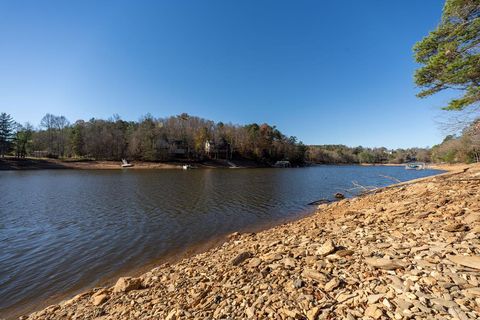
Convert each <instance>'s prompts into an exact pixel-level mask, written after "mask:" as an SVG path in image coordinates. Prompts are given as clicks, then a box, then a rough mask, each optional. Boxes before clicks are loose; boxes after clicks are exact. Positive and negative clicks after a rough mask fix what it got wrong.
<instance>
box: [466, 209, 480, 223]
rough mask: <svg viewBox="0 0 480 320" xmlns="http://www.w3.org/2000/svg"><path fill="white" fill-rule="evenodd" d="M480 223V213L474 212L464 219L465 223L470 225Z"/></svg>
mask: <svg viewBox="0 0 480 320" xmlns="http://www.w3.org/2000/svg"><path fill="white" fill-rule="evenodd" d="M477 221H480V213H478V212H472V213H470V214H468V215H467V216H466V217H464V218H463V222H464V223H466V224H468V225H470V224H472V223H474V222H477Z"/></svg>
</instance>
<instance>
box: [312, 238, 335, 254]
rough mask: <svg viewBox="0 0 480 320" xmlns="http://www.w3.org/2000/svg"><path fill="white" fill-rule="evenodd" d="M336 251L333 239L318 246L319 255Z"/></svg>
mask: <svg viewBox="0 0 480 320" xmlns="http://www.w3.org/2000/svg"><path fill="white" fill-rule="evenodd" d="M334 251H335V244H334V243H333V241H332V240H327V241H325V243H324V244H323V245H322V246H321V247H320V248H318V250H317V252H316V254H317V255H319V256H326V255H329V254H330V253H332V252H334Z"/></svg>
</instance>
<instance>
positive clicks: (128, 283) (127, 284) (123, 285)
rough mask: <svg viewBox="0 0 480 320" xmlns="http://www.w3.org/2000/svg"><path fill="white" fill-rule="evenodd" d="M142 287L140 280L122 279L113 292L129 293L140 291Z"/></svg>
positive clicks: (118, 281)
mask: <svg viewBox="0 0 480 320" xmlns="http://www.w3.org/2000/svg"><path fill="white" fill-rule="evenodd" d="M141 287H142V281H141V279H139V278H131V277H121V278H119V279H118V280H117V283H116V284H115V286H114V287H113V292H128V291H131V290H138V289H140V288H141Z"/></svg>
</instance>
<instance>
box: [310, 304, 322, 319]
mask: <svg viewBox="0 0 480 320" xmlns="http://www.w3.org/2000/svg"><path fill="white" fill-rule="evenodd" d="M320 311H321V309H320V308H319V307H314V308H312V309H310V310H308V311H307V319H308V320H317V317H318V315H319V314H320Z"/></svg>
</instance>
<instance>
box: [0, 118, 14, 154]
mask: <svg viewBox="0 0 480 320" xmlns="http://www.w3.org/2000/svg"><path fill="white" fill-rule="evenodd" d="M14 126H15V121H13V118H12V116H10V115H9V114H6V113H5V112H2V113H0V157H2V158H3V157H5V154H6V153H7V152H8V151H9V150H10V147H11V144H12V140H13V136H14Z"/></svg>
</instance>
